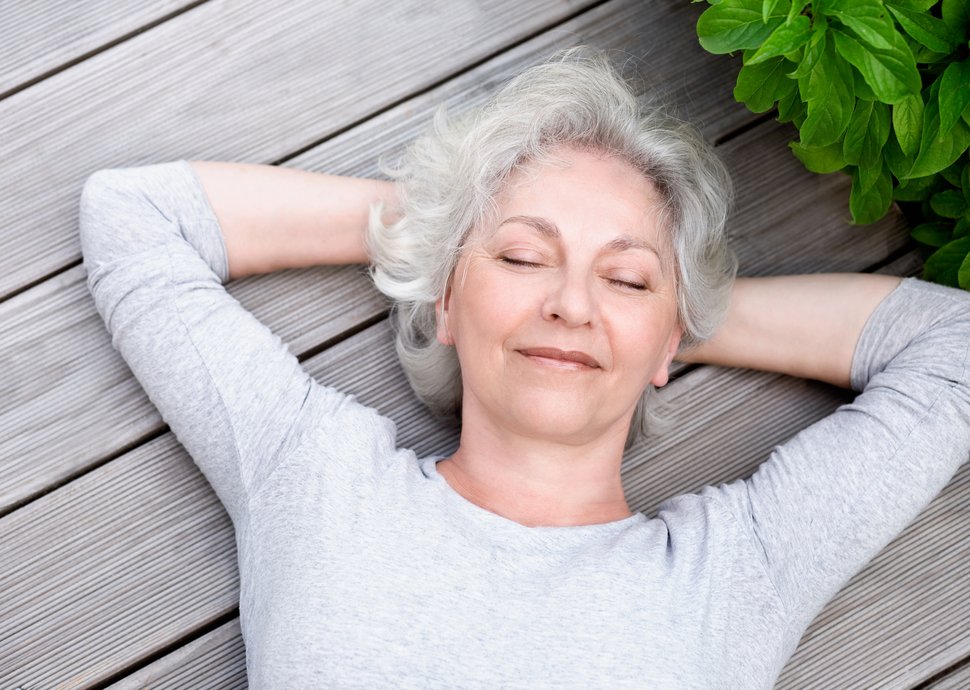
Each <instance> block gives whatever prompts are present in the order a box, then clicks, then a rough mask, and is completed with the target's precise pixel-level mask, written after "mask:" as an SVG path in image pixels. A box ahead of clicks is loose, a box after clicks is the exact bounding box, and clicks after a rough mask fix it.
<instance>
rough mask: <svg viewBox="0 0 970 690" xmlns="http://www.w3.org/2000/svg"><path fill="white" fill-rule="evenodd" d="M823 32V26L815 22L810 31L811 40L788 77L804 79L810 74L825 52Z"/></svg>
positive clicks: (824, 30) (824, 29)
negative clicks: (796, 66)
mask: <svg viewBox="0 0 970 690" xmlns="http://www.w3.org/2000/svg"><path fill="white" fill-rule="evenodd" d="M825 32H826V28H825V24H824V23H822V22H819V21H817V20H816V22H815V28H814V29H813V30H812V38H811V39H810V40H809V41H808V45H806V46H805V48H804V50H803V51H802V59H801V61H800V62H799V63H798V68H797V69H796V70H795V71H794V72H792V73H791V74H789V75H788V76H789V77H793V78H795V79H804V78H806V77H808V75H810V74H811V73H812V70H813V69H815V65H816V64H818V60H819V58H821V57H822V53H823V52H825Z"/></svg>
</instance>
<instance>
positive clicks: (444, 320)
mask: <svg viewBox="0 0 970 690" xmlns="http://www.w3.org/2000/svg"><path fill="white" fill-rule="evenodd" d="M450 306H451V279H450V278H449V279H448V286H447V287H446V288H445V296H444V297H443V298H438V299H437V300H436V301H435V303H434V314H435V335H436V336H437V338H438V342H439V343H441V344H442V345H448V346H449V347H450V346H452V345H454V344H455V339H454V338H453V337H452V335H451V328H450V327H449V326H448V309H449V308H450Z"/></svg>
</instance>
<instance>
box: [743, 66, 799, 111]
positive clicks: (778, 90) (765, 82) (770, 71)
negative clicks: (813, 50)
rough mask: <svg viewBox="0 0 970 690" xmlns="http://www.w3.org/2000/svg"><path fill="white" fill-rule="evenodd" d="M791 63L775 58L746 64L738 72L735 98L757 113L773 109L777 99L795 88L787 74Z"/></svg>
mask: <svg viewBox="0 0 970 690" xmlns="http://www.w3.org/2000/svg"><path fill="white" fill-rule="evenodd" d="M790 65H791V63H790V62H788V61H787V60H785V59H784V58H781V57H778V58H773V59H772V60H769V61H767V62H760V63H758V64H755V65H751V64H748V65H744V66H743V67H742V68H741V71H740V72H738V83H737V84H736V85H735V87H734V98H735V99H736V100H738V101H740V102H742V103H744V104H745V105H746V106H748V108H749V109H750V110H751V111H752V112H755V113H763V112H765V111H766V110H771V108H772V107H773V106H774V104H775V101H777V100H779V99H782V98H784V97H785V96H787V95H788V94H789V93H791V92H792V91H794V90H795V82H794V80H792V79H789V78H788V77H787V76H786V73H787V72H788V69H789V67H790Z"/></svg>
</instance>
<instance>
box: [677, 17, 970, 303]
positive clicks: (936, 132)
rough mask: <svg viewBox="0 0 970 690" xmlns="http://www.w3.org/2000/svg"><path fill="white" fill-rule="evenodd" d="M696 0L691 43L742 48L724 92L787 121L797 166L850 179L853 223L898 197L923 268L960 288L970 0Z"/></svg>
mask: <svg viewBox="0 0 970 690" xmlns="http://www.w3.org/2000/svg"><path fill="white" fill-rule="evenodd" d="M694 1H695V2H698V1H700V0H694ZM707 1H708V4H710V5H711V6H710V7H708V8H707V9H706V10H705V11H704V12H703V13H702V14H701V16H700V18H699V19H698V22H697V35H698V38H699V39H700V43H701V45H702V46H703V47H704V48H705V49H706V50H708V51H709V52H711V53H718V54H722V53H733V52H736V51H742V57H743V62H742V67H741V71H740V73H739V74H738V80H737V85H736V86H735V88H734V97H735V98H736V99H737V100H738V101H741V102H743V103H744V104H745V105H746V106H747V107H748V108H749V109H750V110H752V111H753V112H756V113H761V112H767V111H769V110H771V109H772V108H777V111H778V119H779V120H780V121H782V122H792V123H794V125H795V127H797V128H798V132H799V140H798V141H795V142H792V143H791V144H790V146H791V148H792V150H793V151H794V153H795V155H796V156H797V157H798V158H799V159H800V160H801V161H802V163H804V164H805V167H806V168H808V169H809V170H811V171H813V172H817V173H831V172H835V171H839V170H841V171H844V172H846V173H848V174H849V175H851V176H852V191H851V194H850V197H849V209H850V211H851V213H852V219H853V222H855V223H859V224H865V223H872V222H874V221H876V220H878V219H879V218H881V217H883V216H884V215H885V214H886V212H887V211H888V210H889V207H890V204H891V203H892V202H893V200H896V201H898V202H902V205H903V206H908V208H907V209H906V210H907V211H908V212H909V213H908V215H910V216H911V217H915V218H916V223H917V224H916V227H914V228H913V231H912V232H913V237H915V238H916V239H917V240H918V241H920V242H922V243H923V244H926V245H928V246H930V247H933V248H935V251H934V252H933V254H932V255H931V256H930V257H929V258H928V259H927V260H926V263H925V267H924V277H925V278H927V279H929V280H933V281H936V282H940V283H944V284H948V285H959V286H960V287H963V288H964V289H970V156H968V149H970V51H968V38H970V0H814V1H812V2H809V1H808V0H707Z"/></svg>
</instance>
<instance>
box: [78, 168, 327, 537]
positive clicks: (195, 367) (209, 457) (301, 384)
mask: <svg viewBox="0 0 970 690" xmlns="http://www.w3.org/2000/svg"><path fill="white" fill-rule="evenodd" d="M80 233H81V246H82V252H83V255H84V264H85V267H86V269H87V273H88V287H89V288H90V290H91V294H92V295H93V297H94V301H95V305H96V306H97V309H98V312H99V313H100V315H101V317H102V318H103V319H104V322H105V324H106V326H107V328H108V331H109V332H110V334H111V337H112V344H113V345H114V347H115V348H116V349H117V350H118V351H119V352H120V353H121V355H122V357H123V358H124V359H125V361H126V362H127V363H128V366H129V367H130V368H131V370H132V372H133V373H134V374H135V376H136V378H137V379H138V381H139V383H141V385H142V387H143V388H144V389H145V391H146V392H147V394H148V397H149V398H150V399H151V401H152V403H153V404H154V405H155V406H156V407H157V408H158V409H159V411H160V412H161V415H162V417H163V419H164V420H165V421H166V422H167V423H168V425H169V426H170V428H171V429H172V431H173V432H174V433H175V435H176V437H177V438H178V440H179V441H180V442H181V443H182V445H183V446H185V448H186V449H187V450H188V452H189V454H190V455H191V456H192V458H193V459H194V460H195V462H196V463H197V464H198V465H199V467H200V468H201V469H202V471H203V473H204V474H205V475H206V477H207V479H208V480H209V482H210V483H211V484H212V486H213V488H214V489H215V490H216V492H217V494H218V495H219V498H220V499H221V500H222V502H223V504H224V505H225V506H226V508H227V510H228V512H229V514H230V516H231V517H232V519H233V520H234V521H236V520H237V519H238V518H240V517H241V516H243V515H244V511H245V509H246V505H247V499H248V497H249V496H251V495H252V494H253V492H254V491H256V490H257V489H258V486H259V485H260V483H261V482H263V481H264V480H265V478H266V477H267V476H269V474H270V473H271V472H272V471H273V468H274V467H275V465H276V463H277V461H278V458H279V456H280V451H281V449H282V448H283V447H284V445H285V444H286V442H287V439H288V437H289V436H290V434H291V433H292V432H293V429H294V428H295V427H296V425H297V423H298V421H299V419H300V416H301V412H302V411H303V410H304V408H305V407H306V403H307V399H308V397H309V396H310V394H311V392H313V391H314V390H317V392H318V394H320V395H324V393H319V389H321V388H322V387H320V386H318V385H317V384H316V383H315V382H314V381H313V379H312V378H311V377H309V376H308V375H307V374H306V373H305V372H304V371H303V369H302V368H301V367H300V365H299V363H298V362H297V360H296V358H295V357H294V356H293V355H292V354H291V353H290V352H289V350H288V348H287V346H286V344H285V343H283V342H282V341H281V340H280V339H279V338H278V337H277V336H275V335H274V334H273V333H272V332H270V330H269V329H268V328H266V326H264V325H263V324H262V323H260V322H259V321H257V320H256V318H255V317H253V316H252V314H250V313H249V312H248V311H246V310H245V309H244V308H243V307H242V306H241V305H240V304H239V303H238V302H237V301H236V300H235V299H234V298H233V297H232V296H231V295H230V294H229V293H228V292H226V290H225V289H224V287H223V283H224V282H226V281H227V280H228V262H227V257H226V249H225V244H224V242H223V236H222V232H221V229H220V227H219V223H218V221H217V219H216V217H215V214H214V212H213V210H212V208H211V206H210V205H209V202H208V199H207V198H206V196H205V192H204V189H203V187H202V185H201V183H200V182H199V180H198V178H197V177H196V176H195V173H194V171H193V170H192V168H191V166H190V165H189V164H188V162H186V161H179V162H175V163H165V164H161V165H153V166H146V167H139V168H128V169H119V170H102V171H98V172H96V173H94V174H93V175H92V176H91V177H90V178H89V179H88V181H87V183H86V184H85V186H84V190H83V193H82V195H81V208H80ZM326 394H327V395H333V396H337V395H338V394H337V393H336V392H335V391H330V390H329V389H327V393H326Z"/></svg>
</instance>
